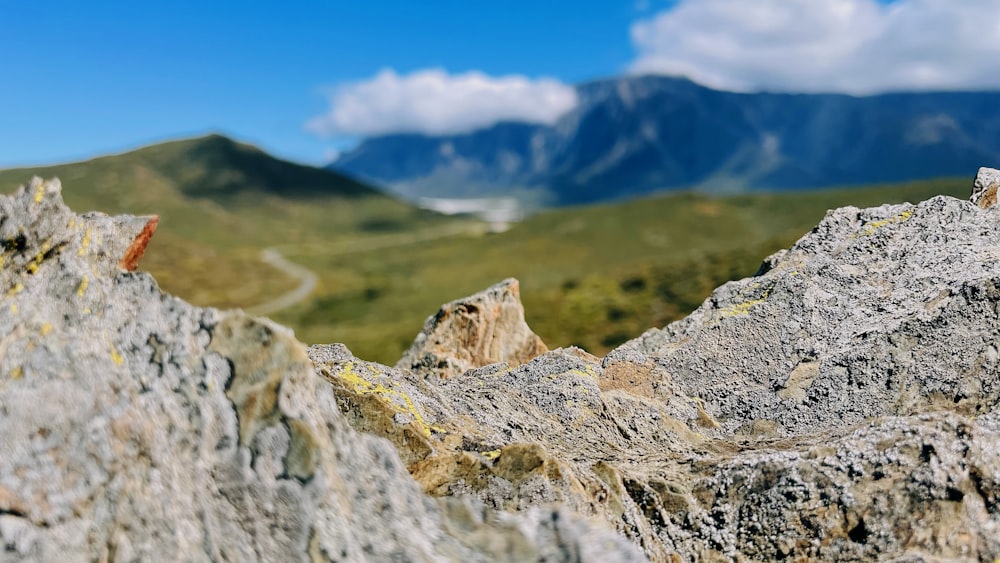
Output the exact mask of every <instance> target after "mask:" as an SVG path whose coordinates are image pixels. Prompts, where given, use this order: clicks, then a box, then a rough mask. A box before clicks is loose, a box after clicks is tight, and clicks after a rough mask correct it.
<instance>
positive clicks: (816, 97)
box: [330, 76, 1000, 205]
mask: <svg viewBox="0 0 1000 563" xmlns="http://www.w3.org/2000/svg"><path fill="white" fill-rule="evenodd" d="M577 91H578V94H579V98H580V103H579V105H578V106H577V108H576V109H574V110H573V111H572V112H570V113H568V114H566V115H565V116H563V117H562V118H560V119H559V121H558V122H557V123H555V124H554V125H552V126H546V125H534V124H526V123H500V124H497V125H494V126H492V127H489V128H486V129H482V130H479V131H474V132H471V133H467V134H461V135H446V136H425V135H415V134H408V135H388V136H382V137H374V138H371V139H367V140H365V141H363V142H362V143H361V144H360V145H359V146H358V147H357V148H355V149H354V150H351V151H349V152H347V153H345V154H344V155H342V156H341V157H340V158H339V159H338V160H337V161H336V162H334V163H333V164H331V165H330V168H332V169H334V170H338V171H341V172H345V173H347V174H350V175H352V176H354V177H358V178H363V179H365V180H366V181H370V182H372V183H376V184H381V185H384V186H386V187H388V188H389V189H390V190H392V191H393V192H395V193H397V194H400V195H402V196H404V197H408V198H416V197H425V196H432V197H463V196H481V195H490V196H494V195H499V194H508V193H514V194H515V195H520V196H521V197H522V198H527V199H534V200H537V201H541V202H544V203H549V204H556V205H564V204H576V203H587V202H594V201H605V200H616V199H623V198H627V197H632V196H636V195H641V194H646V193H651V192H657V191H664V190H678V189H689V188H695V189H699V190H703V191H708V192H714V193H724V192H740V191H746V190H756V189H803V188H817V187H826V186H845V185H856V184H871V183H881V182H898V181H908V180H914V179H923V178H932V177H943V176H956V175H966V174H968V172H969V170H975V169H977V168H978V167H979V166H981V165H982V164H983V163H991V162H992V163H996V162H998V161H1000V92H948V93H894V94H884V95H877V96H866V97H854V96H847V95H839V94H775V93H767V92H762V93H749V94H746V93H734V92H723V91H718V90H712V89H710V88H706V87H703V86H700V85H698V84H696V83H694V82H691V81H690V80H686V79H682V78H671V77H662V76H640V77H626V78H616V79H610V80H602V81H597V82H591V83H587V84H583V85H581V86H579V87H578V88H577Z"/></svg>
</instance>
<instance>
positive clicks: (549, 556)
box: [0, 179, 641, 561]
mask: <svg viewBox="0 0 1000 563" xmlns="http://www.w3.org/2000/svg"><path fill="white" fill-rule="evenodd" d="M153 228H155V219H151V218H130V217H122V218H113V217H108V216H105V215H102V214H97V213H91V214H85V215H75V214H73V213H72V212H71V211H69V210H68V209H67V208H66V207H65V206H64V205H63V203H62V199H61V195H60V185H59V182H58V181H51V182H42V181H40V180H38V179H34V180H32V181H31V183H30V184H28V185H27V186H25V187H23V188H22V189H20V190H19V191H18V192H17V193H15V194H14V195H12V196H9V197H0V436H2V439H0V546H2V549H0V561H55V560H58V561H87V560H113V561H129V560H165V559H166V560H178V559H184V560H196V561H207V560H241V561H250V560H268V561H277V560H282V561H283V560H331V561H387V560H406V561H442V560H453V561H513V560H546V561H571V560H572V561H580V560H584V561H607V560H625V561H638V560H640V559H641V557H640V555H639V553H638V552H637V551H636V550H635V548H634V547H632V546H631V545H628V544H627V542H625V541H624V540H622V539H620V538H619V537H618V536H616V535H615V534H614V533H613V532H611V531H610V530H605V529H603V528H602V527H601V526H599V525H597V524H595V523H593V522H590V521H586V520H583V519H581V518H579V517H578V516H576V515H574V514H573V513H572V512H571V511H570V510H568V509H566V508H561V507H554V506H548V507H537V508H533V509H531V510H528V511H523V512H519V513H516V514H515V513H503V512H497V511H495V510H491V509H489V508H487V507H484V506H483V505H482V504H481V503H480V502H479V501H476V500H474V499H471V498H468V497H465V498H451V499H443V500H436V499H432V498H430V497H428V496H426V495H425V494H424V493H422V492H421V490H420V488H419V486H418V485H417V483H416V482H415V481H414V480H413V479H412V478H411V477H410V476H409V475H408V474H407V472H406V468H405V467H404V465H403V464H402V463H401V460H400V457H399V454H398V453H397V451H396V450H395V449H394V448H393V447H392V445H391V444H390V443H389V442H387V441H386V440H383V439H380V438H376V437H374V436H371V435H366V434H362V433H359V432H357V431H355V430H354V429H352V428H351V427H350V426H349V424H348V422H347V420H346V419H345V417H344V416H343V415H342V414H341V413H340V412H339V411H338V408H337V397H336V395H335V393H334V388H333V386H332V385H330V384H328V383H327V382H326V381H325V380H324V379H322V378H319V377H316V375H315V373H314V370H313V368H312V365H311V363H310V361H309V358H308V357H307V355H306V352H305V349H304V347H303V346H302V345H301V344H300V343H298V342H297V341H296V340H295V339H294V337H293V336H292V334H291V333H290V331H288V330H287V329H284V328H282V327H280V326H278V325H275V324H273V323H271V322H269V321H267V320H265V319H257V318H253V317H250V316H247V315H245V314H243V313H241V312H238V311H237V312H222V311H217V310H213V309H201V308H197V307H193V306H191V305H189V304H187V303H185V302H183V301H181V300H180V299H177V298H174V297H170V296H167V295H164V294H163V293H162V292H160V290H159V289H158V287H157V286H156V283H155V281H154V280H153V279H152V278H151V277H150V276H148V275H147V274H143V273H139V272H130V271H128V270H130V269H132V268H133V267H134V265H135V263H136V262H137V260H138V258H139V257H141V254H142V250H143V249H144V247H145V244H146V243H147V242H148V237H149V235H151V234H152V229H153Z"/></svg>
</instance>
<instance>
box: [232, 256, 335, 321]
mask: <svg viewBox="0 0 1000 563" xmlns="http://www.w3.org/2000/svg"><path fill="white" fill-rule="evenodd" d="M260 259H261V261H263V262H264V263H265V264H268V265H269V266H273V267H275V268H277V269H279V270H281V271H282V272H285V273H286V274H288V275H289V276H291V277H293V278H295V279H297V280H299V285H298V287H296V288H295V289H293V290H291V291H289V292H288V293H286V294H284V295H282V296H280V297H278V298H277V299H273V300H271V301H268V302H266V303H261V304H260V305H256V306H254V307H251V308H250V309H249V310H248V311H249V312H250V313H251V314H253V315H271V314H273V313H276V312H278V311H281V310H282V309H287V308H288V307H291V306H293V305H297V304H298V303H301V302H302V301H305V300H306V299H308V298H309V294H310V293H312V291H313V290H314V289H316V284H318V283H319V277H318V276H317V275H316V274H315V273H314V272H313V271H312V270H310V269H308V268H306V267H304V266H299V265H298V264H296V263H295V262H292V261H290V260H288V259H287V258H285V257H284V256H282V255H281V253H280V252H278V250H277V249H275V248H265V249H264V250H263V251H261V253H260Z"/></svg>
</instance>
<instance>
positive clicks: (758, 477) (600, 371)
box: [0, 169, 1000, 562]
mask: <svg viewBox="0 0 1000 563" xmlns="http://www.w3.org/2000/svg"><path fill="white" fill-rule="evenodd" d="M984 170H985V172H984V171H980V174H979V177H978V178H977V180H976V183H975V185H974V188H973V197H972V201H971V202H969V201H959V200H955V199H952V198H945V197H937V198H933V199H931V200H928V201H926V202H921V203H918V204H902V205H885V206H881V207H877V208H872V209H856V208H852V207H847V208H842V209H837V210H833V211H831V212H829V213H828V214H827V216H826V217H825V218H824V219H823V220H822V221H821V222H820V223H819V225H817V226H816V228H814V229H813V230H812V231H811V232H810V233H807V234H806V235H805V236H803V237H802V238H801V239H800V240H799V241H798V242H797V243H796V244H795V245H793V246H792V247H791V248H789V249H787V250H785V251H781V252H779V253H776V254H775V255H773V256H771V257H769V258H767V259H766V260H765V263H764V265H763V266H762V267H761V269H760V271H759V272H758V274H757V275H755V276H753V277H751V278H748V279H745V280H740V281H735V282H731V283H728V284H726V285H724V286H722V287H720V288H718V289H717V290H716V291H715V292H714V293H713V294H712V295H711V296H710V297H709V298H708V299H707V300H705V302H704V303H703V304H702V305H701V307H699V308H698V309H697V310H696V311H695V312H693V313H692V314H691V315H690V316H689V317H687V318H685V319H682V320H680V321H678V322H675V323H673V324H671V325H669V326H667V327H663V328H654V329H650V330H649V331H647V332H646V333H645V334H643V335H641V336H640V337H638V338H636V339H634V340H632V341H630V342H627V343H625V344H624V345H622V346H621V347H619V348H618V349H616V350H613V351H612V352H611V353H609V354H608V355H607V356H605V357H604V358H598V357H595V356H592V355H590V354H588V353H587V352H585V351H583V350H580V349H576V348H568V349H558V350H553V351H547V350H546V348H545V346H544V344H542V343H541V340H540V339H538V337H537V336H536V335H534V334H533V333H532V332H531V330H530V328H528V327H527V325H526V324H525V323H524V315H523V309H522V308H521V305H520V300H519V295H518V291H519V290H518V284H517V282H516V281H514V280H508V281H505V282H502V283H501V284H499V285H497V286H494V287H492V288H489V289H487V290H485V291H484V292H482V293H479V294H476V295H474V296H471V297H469V298H466V299H460V300H458V301H455V302H452V303H449V304H447V305H445V306H444V307H443V308H442V309H441V312H439V313H438V314H437V315H435V316H433V317H431V318H430V319H429V320H428V323H427V324H426V325H425V327H424V331H423V332H422V333H421V335H419V336H418V337H417V339H416V341H415V342H414V345H413V347H411V349H410V350H409V351H408V352H407V354H406V355H405V356H404V358H403V359H402V360H401V361H400V363H399V364H398V365H397V366H396V367H388V366H383V365H379V364H376V363H372V362H366V361H364V360H363V359H359V358H356V357H354V355H353V354H352V353H351V352H350V351H349V350H348V349H347V348H346V347H345V346H343V345H341V344H330V345H320V346H312V347H309V348H308V349H305V348H304V347H303V346H302V345H301V344H299V343H298V342H297V341H295V339H294V337H293V336H292V335H291V333H290V332H289V331H288V330H287V329H284V328H282V327H280V326H278V325H276V324H274V323H271V322H270V321H267V320H264V319H257V318H253V317H249V316H247V315H245V314H243V313H241V312H238V311H237V312H220V311H216V310H213V309H199V308H195V307H192V306H190V305H188V304H186V303H184V302H183V301H181V300H179V299H175V298H172V297H169V296H166V295H164V294H162V293H161V292H160V291H159V289H158V288H157V286H156V284H155V282H154V281H153V279H152V278H151V277H149V276H148V275H146V274H142V273H138V272H129V271H127V270H129V268H128V265H129V264H130V263H131V261H130V260H127V261H125V263H124V264H123V261H122V258H123V257H125V256H130V255H133V254H135V252H131V251H130V250H129V249H130V248H137V247H136V246H135V243H136V242H138V243H139V246H143V245H144V244H145V243H146V242H148V238H143V235H142V233H143V232H146V231H148V230H149V225H150V219H149V218H127V217H126V218H109V217H107V216H104V215H100V214H86V215H82V216H78V215H75V214H73V213H72V212H70V211H69V210H68V209H66V208H65V206H63V205H62V203H61V199H60V197H59V187H58V184H57V183H55V182H47V183H43V182H41V181H39V180H34V181H32V183H31V184H29V185H28V186H26V187H25V188H23V189H22V190H20V191H19V192H18V193H16V194H15V195H13V196H10V197H0V297H2V299H0V435H2V436H4V439H3V440H0V545H3V546H5V549H6V550H7V551H5V552H0V560H7V559H9V560H20V559H29V560H39V561H42V560H51V559H53V558H54V557H56V556H57V555H59V554H63V553H77V554H83V555H82V556H81V559H101V558H104V559H115V560H118V559H122V560H124V559H134V558H137V559H150V558H181V557H184V558H189V559H198V560H204V559H241V560H243V559H311V560H321V559H329V560H334V561H360V560H371V561H380V560H396V559H398V560H414V561H438V560H455V561H486V560H508V561H519V560H546V561H550V560H551V561H571V560H572V561H577V560H580V561H606V560H607V561H611V560H614V561H629V560H640V559H641V555H640V554H639V551H638V550H640V549H641V551H642V553H643V554H644V555H645V557H646V558H648V559H650V560H653V561H670V562H675V561H702V560H706V561H713V560H716V561H724V560H774V559H780V558H792V559H798V560H942V559H947V560H959V559H963V560H978V561H993V560H996V559H997V558H1000V477H998V475H1000V453H998V452H1000V450H998V448H997V444H998V443H1000V411H998V409H997V405H998V402H1000V352H998V349H1000V341H998V337H997V335H998V334H1000V229H997V224H998V218H1000V216H998V213H1000V211H998V208H997V207H996V206H989V205H983V201H986V200H988V199H989V191H990V189H991V186H993V184H992V183H991V182H992V181H993V180H991V178H995V174H994V172H996V171H990V170H989V169H984ZM994 191H995V190H994ZM977 194H978V195H977ZM144 229H145V231H144ZM147 234H148V233H147ZM140 250H141V249H140ZM600 520H603V521H604V522H605V523H606V524H609V525H610V526H612V527H614V528H615V529H616V530H617V532H618V534H617V535H615V534H614V533H612V532H611V531H610V530H608V529H606V528H604V527H602V525H601V524H599V523H595V522H596V521H600Z"/></svg>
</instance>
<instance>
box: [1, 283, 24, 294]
mask: <svg viewBox="0 0 1000 563" xmlns="http://www.w3.org/2000/svg"><path fill="white" fill-rule="evenodd" d="M22 291H24V284H22V283H15V284H14V287H12V288H10V289H9V290H7V295H5V296H4V297H14V296H15V295H17V294H18V293H21V292H22Z"/></svg>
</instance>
